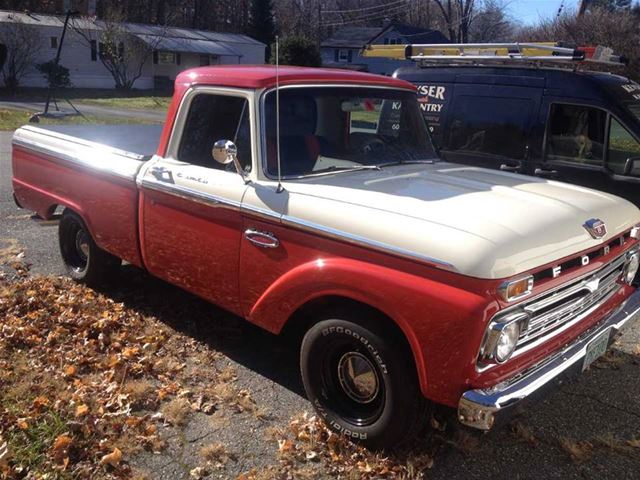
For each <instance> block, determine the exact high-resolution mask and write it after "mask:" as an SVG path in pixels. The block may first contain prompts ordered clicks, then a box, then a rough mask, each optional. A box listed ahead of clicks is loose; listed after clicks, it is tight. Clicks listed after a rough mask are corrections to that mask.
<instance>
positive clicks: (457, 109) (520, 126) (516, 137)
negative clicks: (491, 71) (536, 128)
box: [440, 75, 542, 173]
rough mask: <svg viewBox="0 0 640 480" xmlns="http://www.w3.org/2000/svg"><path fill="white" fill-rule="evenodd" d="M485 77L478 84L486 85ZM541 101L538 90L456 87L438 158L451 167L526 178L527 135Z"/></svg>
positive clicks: (519, 87) (494, 86) (499, 86)
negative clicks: (499, 171)
mask: <svg viewBox="0 0 640 480" xmlns="http://www.w3.org/2000/svg"><path fill="white" fill-rule="evenodd" d="M487 77H488V76H486V75H483V76H482V77H481V78H482V80H483V82H487V81H489V80H490V78H487ZM489 77H490V76H489ZM533 80H536V81H538V80H540V79H538V78H534V79H533ZM541 97H542V88H530V87H521V86H511V85H482V84H477V83H476V84H470V83H456V86H455V96H454V98H453V101H452V104H451V106H450V107H449V111H448V115H447V120H446V124H445V132H444V135H443V144H442V147H441V150H440V154H441V156H442V157H443V158H444V159H445V160H448V161H450V162H457V163H465V164H469V165H474V166H479V167H485V168H494V169H502V170H506V171H512V172H522V173H527V172H528V168H527V167H528V166H527V160H528V157H529V147H530V145H529V141H530V139H529V137H530V131H531V127H532V124H533V121H534V116H535V112H537V111H538V106H539V104H540V100H541Z"/></svg>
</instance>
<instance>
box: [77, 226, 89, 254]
mask: <svg viewBox="0 0 640 480" xmlns="http://www.w3.org/2000/svg"><path fill="white" fill-rule="evenodd" d="M76 251H77V252H78V255H79V256H80V258H81V259H82V260H83V261H86V260H87V258H89V237H88V236H87V234H86V232H85V231H84V230H78V233H77V234H76Z"/></svg>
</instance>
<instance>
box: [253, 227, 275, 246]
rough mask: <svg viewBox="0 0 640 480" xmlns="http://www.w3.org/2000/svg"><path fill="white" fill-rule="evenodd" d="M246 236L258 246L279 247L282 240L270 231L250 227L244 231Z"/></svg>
mask: <svg viewBox="0 0 640 480" xmlns="http://www.w3.org/2000/svg"><path fill="white" fill-rule="evenodd" d="M244 238H246V239H247V240H249V241H250V242H251V243H253V244H254V245H255V246H256V247H261V248H278V247H279V246H280V241H279V240H278V238H277V237H276V236H275V235H274V234H273V233H270V232H261V231H259V230H254V229H252V228H249V229H247V230H245V231H244Z"/></svg>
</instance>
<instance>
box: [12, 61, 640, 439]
mask: <svg viewBox="0 0 640 480" xmlns="http://www.w3.org/2000/svg"><path fill="white" fill-rule="evenodd" d="M279 85H280V86H279V88H278V89H276V73H275V70H274V68H272V67H268V66H261V67H205V68H200V69H195V70H190V71H186V72H184V73H182V74H181V75H180V76H179V77H178V78H177V80H176V86H175V95H174V98H173V102H172V104H171V107H170V108H169V113H168V116H167V122H166V124H165V125H164V127H163V129H162V131H161V132H160V130H159V129H156V127H144V126H140V127H125V128H124V129H123V128H122V127H113V128H111V127H103V126H101V127H71V126H69V127H37V126H25V127H23V128H20V129H18V130H17V131H16V133H15V136H14V138H13V188H14V192H15V198H16V201H17V203H18V204H19V205H21V206H23V207H24V208H28V209H30V210H33V211H35V212H37V213H38V214H39V215H40V216H42V217H44V218H47V217H51V216H52V215H53V212H54V210H55V209H56V208H58V207H64V214H63V215H62V217H61V219H60V224H59V236H60V250H61V253H62V258H63V260H64V262H65V264H66V266H67V268H68V271H69V273H70V275H71V276H73V277H74V278H76V279H77V280H80V281H84V282H87V283H92V282H98V281H100V280H102V279H104V278H105V277H106V276H108V275H111V274H113V273H114V272H115V271H116V270H117V268H118V267H119V265H120V264H121V261H122V260H124V261H126V262H130V263H131V264H133V265H137V266H138V267H140V268H144V269H146V270H148V271H149V272H150V273H151V274H153V275H155V276H157V277H160V278H163V279H165V280H166V281H168V282H171V283H173V284H175V285H178V286H180V287H182V288H184V289H186V290H188V291H190V292H193V293H195V294H197V295H199V296H201V297H203V298H205V299H207V300H210V301H211V302H213V303H216V304H217V305H220V306H221V307H224V308H225V309H228V310H230V311H231V312H234V313H236V314H237V315H239V316H242V317H244V318H246V319H247V320H249V321H250V322H253V323H255V324H257V325H259V326H261V327H263V328H265V329H267V330H269V331H270V332H273V333H281V332H283V330H289V329H291V330H292V331H297V332H300V333H301V334H302V342H301V349H300V352H301V354H300V362H301V371H302V379H303V383H304V387H305V389H306V392H307V394H308V397H309V399H310V400H311V402H312V403H313V405H314V407H315V409H316V410H317V412H318V413H319V414H320V415H321V416H322V417H323V418H324V419H325V420H326V421H327V422H328V424H329V425H330V426H331V427H332V428H333V429H335V430H336V431H339V432H342V433H344V434H346V435H349V436H351V437H353V438H356V439H359V440H361V441H363V442H365V443H367V444H368V445H371V446H375V447H384V446H390V445H394V444H396V443H397V442H398V441H400V440H402V439H404V438H406V437H408V436H410V435H411V433H412V432H415V431H416V430H417V429H418V428H419V427H420V425H422V423H423V420H424V419H425V417H426V416H427V414H426V412H427V410H426V407H428V406H429V405H430V404H432V402H436V403H440V404H444V405H448V406H451V407H456V408H457V409H458V418H459V420H460V422H462V423H463V424H466V425H469V426H472V427H476V428H479V429H483V430H488V429H490V428H491V427H492V426H493V425H494V423H495V422H496V421H497V420H499V419H501V418H504V414H503V412H505V411H506V410H508V409H509V408H510V407H512V406H513V405H516V404H518V403H519V402H520V401H523V400H525V399H527V398H529V397H530V396H531V395H532V394H534V393H535V392H537V391H538V390H540V389H541V388H542V387H544V386H545V385H547V384H552V383H553V381H554V380H555V379H556V378H558V377H561V376H563V375H564V374H565V373H568V372H570V371H574V370H578V371H579V370H581V369H584V368H586V367H588V366H589V364H590V363H591V362H592V361H593V360H594V359H595V358H597V357H598V356H599V355H601V354H602V353H603V352H604V351H605V349H606V348H607V346H608V345H609V344H610V343H611V342H612V341H613V339H614V337H615V336H616V334H617V333H618V332H619V331H620V329H621V328H622V326H623V325H625V323H627V322H628V320H629V319H631V317H632V316H633V315H634V314H635V313H636V312H638V310H640V294H639V293H638V292H637V291H636V288H635V287H634V282H635V281H636V280H635V279H636V276H637V275H636V274H637V271H638V249H639V241H638V238H639V237H640V229H639V225H640V211H638V209H637V208H636V207H635V206H633V205H632V204H631V203H629V202H627V201H625V200H622V199H620V198H617V197H614V196H611V195H607V194H604V193H600V192H596V191H593V190H589V189H585V188H580V187H577V186H572V185H565V184H562V183H558V182H554V181H548V180H544V179H540V178H531V177H526V176H522V175H516V174H510V173H508V172H499V171H492V170H484V169H481V168H475V167H470V166H463V165H456V164H451V163H445V162H441V161H439V160H438V159H437V155H436V153H435V152H434V150H433V148H432V146H431V143H430V141H429V135H428V133H427V129H426V127H425V124H424V122H423V120H422V117H421V115H420V111H419V107H418V103H417V101H416V93H415V90H414V87H413V86H412V85H410V84H409V83H406V82H404V81H401V80H397V79H393V78H386V77H382V76H375V75H369V74H363V73H354V72H347V71H333V70H322V69H303V68H293V67H291V68H290V67H283V68H281V69H280V74H279ZM276 92H277V93H276ZM158 138H159V146H158V145H155V142H156V141H157V139H158Z"/></svg>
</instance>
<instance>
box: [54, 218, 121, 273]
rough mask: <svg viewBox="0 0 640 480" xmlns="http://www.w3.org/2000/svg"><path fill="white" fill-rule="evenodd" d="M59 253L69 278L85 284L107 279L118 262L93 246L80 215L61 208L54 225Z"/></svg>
mask: <svg viewBox="0 0 640 480" xmlns="http://www.w3.org/2000/svg"><path fill="white" fill-rule="evenodd" d="M58 240H59V242H60V255H61V256H62V261H63V262H64V266H65V268H66V270H67V273H68V274H69V276H70V277H71V278H73V279H74V280H76V281H78V282H82V283H86V284H87V285H98V284H101V283H104V282H105V281H108V280H110V279H111V278H112V277H113V276H114V275H115V274H116V273H117V271H118V268H119V267H120V264H121V263H122V261H121V260H120V259H119V258H117V257H114V256H113V255H111V254H110V253H108V252H106V251H104V250H102V249H101V248H100V247H98V246H97V245H96V243H95V242H94V240H93V238H92V237H91V234H90V233H89V230H88V229H87V227H86V225H85V224H84V222H83V221H82V218H80V216H79V215H78V214H76V213H75V212H73V211H71V210H65V212H64V213H63V215H62V218H61V219H60V223H59V225H58Z"/></svg>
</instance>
